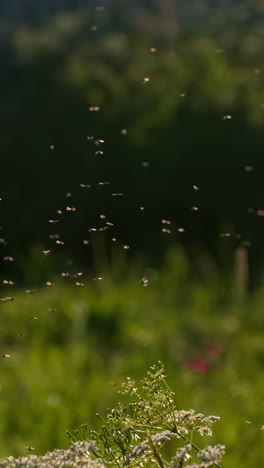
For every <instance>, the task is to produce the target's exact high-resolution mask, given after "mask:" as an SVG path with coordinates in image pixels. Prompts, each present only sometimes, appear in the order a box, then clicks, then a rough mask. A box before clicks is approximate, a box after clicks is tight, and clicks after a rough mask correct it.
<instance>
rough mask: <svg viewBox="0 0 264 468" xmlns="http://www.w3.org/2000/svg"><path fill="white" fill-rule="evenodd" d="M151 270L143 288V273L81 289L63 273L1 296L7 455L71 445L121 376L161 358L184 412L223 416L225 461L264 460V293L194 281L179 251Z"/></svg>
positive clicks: (212, 277)
mask: <svg viewBox="0 0 264 468" xmlns="http://www.w3.org/2000/svg"><path fill="white" fill-rule="evenodd" d="M147 273H148V280H149V281H148V285H147V286H146V287H145V286H144V284H143V283H142V281H140V280H141V279H142V272H141V273H139V272H137V269H133V270H132V272H131V273H130V274H127V275H126V278H124V279H123V280H122V279H120V278H119V279H118V280H117V278H116V277H115V275H114V274H112V275H110V274H108V275H106V276H104V277H103V279H102V280H100V281H94V282H93V281H90V282H89V285H88V283H87V284H86V285H85V286H84V287H77V286H72V285H70V284H68V285H66V284H65V282H62V281H59V280H56V278H55V279H54V283H55V286H54V287H44V288H43V289H39V290H38V291H37V292H35V293H32V294H26V293H25V292H24V291H15V292H13V296H14V301H12V302H11V301H7V302H4V303H1V304H0V306H1V324H2V325H1V335H0V340H1V354H3V355H4V354H5V355H7V356H10V357H3V358H2V360H1V366H2V372H1V382H0V396H1V398H0V437H1V440H2V444H1V456H8V455H14V456H18V455H21V454H25V452H26V449H25V447H26V446H33V447H35V451H36V453H38V454H43V453H44V452H45V451H46V450H51V449H54V448H61V447H66V446H67V445H68V442H67V437H66V430H72V429H74V428H76V427H80V425H81V424H82V423H87V424H88V426H89V427H90V428H93V427H96V425H97V419H96V416H95V414H96V412H98V411H99V412H103V411H105V410H106V408H108V407H110V406H112V405H114V404H115V403H116V401H117V399H118V395H116V393H115V391H114V388H115V384H118V383H120V381H121V380H123V379H124V377H125V376H127V375H130V376H131V377H132V378H141V377H142V376H143V375H144V374H145V373H146V370H147V368H148V367H149V366H150V365H151V364H153V362H157V361H158V360H160V359H161V360H162V361H163V362H164V364H165V366H166V371H167V374H168V379H169V383H170V385H171V387H172V389H173V390H174V391H175V400H176V404H177V407H178V408H179V409H189V408H194V409H195V410H196V411H201V412H202V413H204V414H218V415H219V416H221V421H220V423H219V424H218V425H217V427H216V428H215V436H214V437H213V439H212V442H211V443H219V442H221V443H223V444H225V445H226V446H227V454H226V457H225V467H228V468H229V467H230V468H231V467H233V466H247V468H248V467H252V468H253V467H255V466H257V464H258V463H259V460H261V459H263V456H264V453H263V444H262V436H263V432H262V431H261V426H262V425H263V421H264V408H263V401H264V400H263V393H264V381H263V378H262V369H263V362H264V348H263V337H262V326H263V323H264V315H263V307H264V306H263V303H264V301H263V291H262V290H261V289H260V290H259V291H258V292H256V293H255V295H254V296H253V297H252V298H250V299H244V301H243V302H241V300H240V301H238V300H237V299H236V297H235V295H234V292H233V289H232V283H231V280H230V278H226V277H223V278H221V277H219V275H217V274H216V273H215V271H214V270H213V269H212V268H209V267H208V268H207V273H206V272H204V273H203V274H200V276H199V279H197V278H198V275H197V274H196V275H194V274H193V272H192V271H191V270H190V268H189V265H188V262H187V260H186V258H185V257H184V255H183V254H182V253H180V252H173V251H172V252H170V253H169V255H168V259H167V262H166V264H165V265H164V267H163V269H162V270H161V271H160V272H159V273H157V272H155V271H152V270H150V271H148V272H145V273H144V275H145V277H146V276H147ZM249 446H250V447H251V449H250V450H249V449H248V447H249Z"/></svg>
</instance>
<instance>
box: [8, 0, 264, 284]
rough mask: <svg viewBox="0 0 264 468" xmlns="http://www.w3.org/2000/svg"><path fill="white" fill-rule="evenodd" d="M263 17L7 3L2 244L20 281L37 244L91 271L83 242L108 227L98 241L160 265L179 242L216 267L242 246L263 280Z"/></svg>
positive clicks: (243, 6)
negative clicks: (210, 257)
mask: <svg viewBox="0 0 264 468" xmlns="http://www.w3.org/2000/svg"><path fill="white" fill-rule="evenodd" d="M263 20H264V4H263V2H261V1H258V0H255V1H243V0H242V1H235V0H234V1H230V0H229V1H227V0H226V1H221V2H218V1H217V2H215V1H213V0H212V1H199V2H197V1H195V0H192V1H190V0H189V1H188V2H186V1H185V0H178V1H176V0H175V1H173V0H166V1H165V0H164V1H162V2H160V1H155V0H149V1H147V0H146V1H139V0H138V1H136V0H134V1H133V2H132V1H128V0H122V1H121V0H120V1H117V0H113V1H107V0H106V1H104V2H98V1H87V0H86V1H81V0H80V1H76V0H56V1H55V0H38V1H36V0H34V1H33V0H28V1H26V0H23V1H22V0H12V1H11V0H8V1H3V0H2V1H1V4H0V36H1V40H0V60H1V68H0V90H1V105H0V120H1V130H0V132H1V138H0V161H1V164H0V197H1V199H2V201H1V202H0V203H1V204H0V210H1V211H0V213H1V223H0V225H1V226H2V232H1V238H2V240H1V244H2V245H0V248H1V250H2V256H8V255H14V256H15V257H16V258H17V263H16V266H15V267H14V266H12V268H13V272H14V268H15V273H16V274H17V276H19V277H20V278H21V279H23V277H24V275H25V271H26V270H27V269H26V263H27V262H31V263H32V262H33V263H34V261H36V262H37V263H38V262H41V260H39V259H38V258H37V259H36V260H34V255H35V254H34V252H35V250H34V249H35V246H42V247H43V249H54V250H57V251H58V255H59V252H61V251H62V249H64V250H63V252H66V253H67V255H68V256H69V257H70V258H73V259H74V260H75V261H76V262H77V263H78V264H82V265H84V266H85V265H87V266H88V267H91V268H92V266H93V259H92V256H91V254H90V253H89V248H87V245H85V244H83V240H85V239H88V240H90V241H91V237H95V234H93V232H92V233H91V232H89V230H90V229H91V228H96V229H100V228H101V229H103V228H105V227H106V225H105V220H107V221H108V222H111V223H112V224H114V226H109V225H108V226H107V230H104V232H103V233H101V234H99V233H97V234H98V235H97V239H98V238H100V237H105V238H106V239H108V240H109V242H110V241H111V238H112V237H115V238H117V239H118V241H120V242H121V243H123V244H128V245H129V246H130V255H131V257H136V256H137V255H139V254H142V253H143V254H144V255H145V256H147V258H148V259H150V261H151V262H152V263H153V264H154V265H156V264H159V262H160V261H161V259H162V258H163V254H164V252H165V250H166V248H167V247H168V246H169V245H170V244H173V243H175V242H179V243H182V244H183V245H184V247H185V248H186V251H187V253H188V255H190V256H191V257H192V258H196V257H197V256H199V255H200V253H201V252H209V254H210V255H213V256H214V258H215V260H216V261H217V262H218V264H219V265H220V266H223V267H225V266H227V265H229V266H230V264H231V262H232V258H233V251H234V249H235V247H236V246H238V245H243V246H245V247H246V248H248V250H249V258H250V264H251V271H252V273H253V277H254V278H255V280H256V279H257V277H258V272H259V271H260V270H261V268H262V267H261V265H262V263H263V255H264V249H263V233H264V219H263V215H264V190H263V174H264V159H263V149H264V132H263V121H264V82H263V71H264V69H263V39H264V28H263ZM96 109H98V110H96ZM87 137H89V138H87ZM92 137H93V138H92ZM99 140H104V142H100V141H99ZM98 151H99V152H100V151H102V152H103V154H100V153H98ZM95 153H97V154H95ZM106 181H107V182H110V184H109V185H108V184H105V185H101V184H100V185H99V183H100V182H106ZM81 184H82V185H85V187H81ZM87 185H89V186H91V187H87ZM194 186H196V187H197V188H199V190H197V189H196V188H194ZM113 193H115V194H116V193H117V194H119V193H122V194H123V195H122V196H113V195H112V194H113ZM67 206H69V207H76V211H74V212H72V211H70V212H65V209H66V207H67ZM140 207H144V210H143V209H142V208H140ZM196 208H199V210H198V211H197V210H196ZM56 210H62V212H63V214H62V215H58V214H57V213H56ZM101 214H105V216H106V218H103V219H102V218H100V215H101ZM162 219H165V220H170V221H171V223H172V224H171V227H170V230H171V235H166V234H168V233H166V232H165V233H164V232H163V233H162V232H161V231H162V228H168V225H164V226H162V225H161V220H162ZM49 220H51V221H56V220H59V221H60V222H59V223H57V222H55V223H52V222H49ZM182 228H183V229H184V232H179V231H178V229H180V230H181V229H182ZM58 233H59V235H60V239H62V240H63V241H64V245H63V247H62V246H61V245H59V246H58V245H56V244H55V240H54V236H53V237H52V235H53V234H58ZM50 236H51V237H52V238H50ZM108 240H107V242H108ZM96 242H98V243H99V249H100V245H101V244H100V242H101V241H100V240H99V241H98V240H97V241H96ZM63 255H64V254H63ZM63 258H64V259H65V255H64V257H63ZM29 259H30V260H29ZM32 259H33V260H32ZM4 266H5V274H6V264H5V265H4ZM51 268H54V269H56V268H57V269H58V270H59V269H60V268H61V265H59V263H56V264H55V265H53V266H52V265H51ZM33 276H34V275H33Z"/></svg>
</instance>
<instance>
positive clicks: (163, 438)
mask: <svg viewBox="0 0 264 468" xmlns="http://www.w3.org/2000/svg"><path fill="white" fill-rule="evenodd" d="M175 436H176V434H175V433H174V432H171V431H162V432H158V434H155V435H154V436H151V440H152V442H153V444H154V445H157V446H161V445H164V444H166V442H168V441H169V440H171V439H172V438H173V437H175ZM147 452H148V453H150V452H151V449H150V445H149V440H144V442H142V443H141V444H138V445H137V446H136V447H135V448H134V450H133V451H132V452H131V453H130V454H129V455H128V456H127V457H126V459H125V461H124V464H123V466H124V467H126V466H129V465H130V462H131V460H134V459H135V458H140V457H142V456H143V455H144V454H145V453H147Z"/></svg>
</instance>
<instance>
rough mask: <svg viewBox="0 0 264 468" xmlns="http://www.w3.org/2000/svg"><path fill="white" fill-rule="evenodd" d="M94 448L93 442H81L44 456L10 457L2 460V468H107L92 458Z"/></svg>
mask: <svg viewBox="0 0 264 468" xmlns="http://www.w3.org/2000/svg"><path fill="white" fill-rule="evenodd" d="M92 448H94V444H93V443H91V442H86V441H80V442H75V443H74V444H72V445H71V446H70V447H69V448H68V449H67V450H58V449H57V450H54V451H53V452H48V453H46V454H45V455H43V456H37V455H29V456H27V457H20V458H14V457H8V458H5V459H4V460H0V467H1V468H2V467H3V468H84V467H85V468H105V465H103V464H102V463H101V462H100V461H94V460H92V459H91V458H90V455H89V451H90V450H91V449H92Z"/></svg>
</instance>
